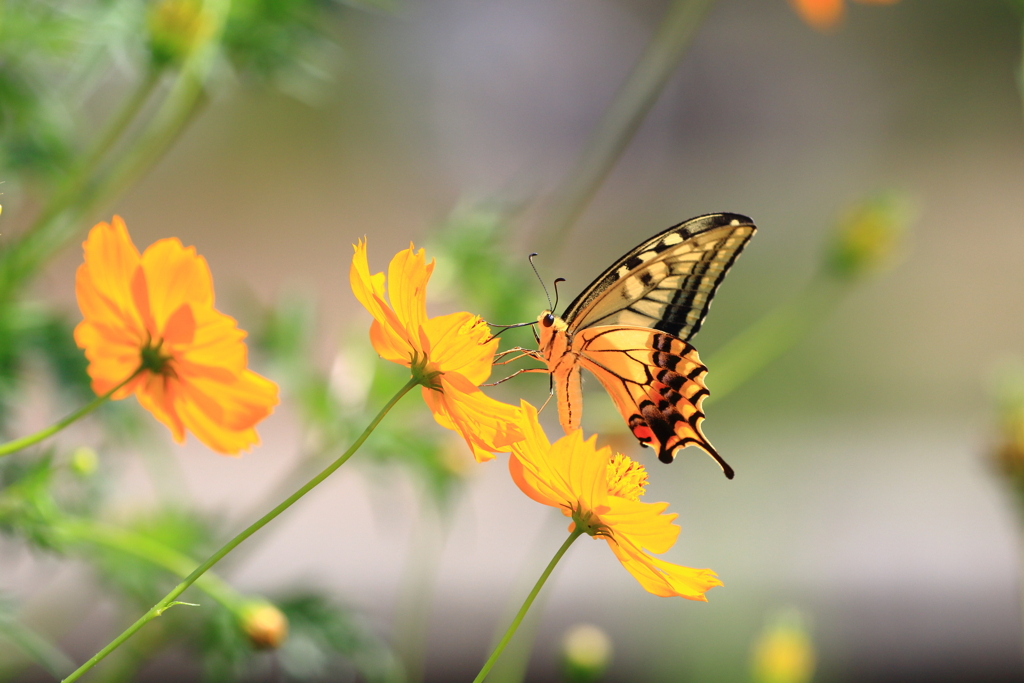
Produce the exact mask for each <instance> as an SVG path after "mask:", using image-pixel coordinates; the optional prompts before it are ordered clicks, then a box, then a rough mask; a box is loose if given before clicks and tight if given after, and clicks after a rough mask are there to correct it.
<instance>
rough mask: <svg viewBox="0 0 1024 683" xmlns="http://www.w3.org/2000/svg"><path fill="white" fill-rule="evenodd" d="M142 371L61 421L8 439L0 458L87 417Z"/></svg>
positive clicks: (2, 448)
mask: <svg viewBox="0 0 1024 683" xmlns="http://www.w3.org/2000/svg"><path fill="white" fill-rule="evenodd" d="M141 371H142V368H139V369H138V370H136V371H135V372H133V373H132V374H131V376H130V377H129V378H128V379H126V380H125V381H123V382H121V383H120V384H118V385H117V386H116V387H114V388H113V389H111V390H110V391H108V392H107V393H105V394H103V395H102V396H97V397H96V398H94V399H93V400H92V401H91V402H89V403H87V404H86V405H84V406H82V407H81V408H79V409H78V410H76V411H75V412H73V413H71V414H70V415H68V416H67V417H65V418H64V419H63V420H61V421H60V422H57V423H56V424H52V425H50V426H49V427H47V428H46V429H41V430H39V431H38V432H36V433H35V434H30V435H29V436H23V437H21V438H20V439H15V440H14V441H8V442H7V443H5V444H3V445H0V458H2V457H4V456H5V455H10V454H11V453H14V452H16V451H20V450H21V449H22V448H28V447H29V446H32V445H35V444H37V443H39V442H40V441H42V440H43V439H46V438H48V437H51V436H53V435H54V434H56V433H57V432H59V431H60V430H62V429H64V428H65V427H67V426H68V425H70V424H72V423H74V422H77V421H78V420H79V419H81V418H83V417H85V416H86V415H88V414H89V413H91V412H92V411H94V410H96V409H97V408H99V407H100V406H101V405H103V404H104V403H106V402H107V401H109V400H110V397H111V396H113V395H114V393H115V392H116V391H117V390H118V389H120V388H122V387H123V386H124V385H126V384H128V382H131V381H132V380H133V379H135V376H136V375H138V374H139V373H140V372H141Z"/></svg>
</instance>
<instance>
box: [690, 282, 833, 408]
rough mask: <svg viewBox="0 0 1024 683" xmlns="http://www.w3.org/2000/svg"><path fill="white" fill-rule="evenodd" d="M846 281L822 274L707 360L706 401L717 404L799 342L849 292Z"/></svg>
mask: <svg viewBox="0 0 1024 683" xmlns="http://www.w3.org/2000/svg"><path fill="white" fill-rule="evenodd" d="M846 284H847V283H846V282H845V281H840V280H837V279H835V278H833V277H830V276H828V275H826V274H824V273H822V274H820V275H818V276H816V277H814V278H813V279H812V280H811V281H810V282H809V283H808V284H807V286H806V287H805V288H804V289H803V290H801V291H800V292H798V293H797V294H796V296H794V297H793V298H792V299H790V300H789V301H787V302H785V303H783V304H782V305H780V306H778V307H777V308H775V309H773V310H771V311H769V312H768V313H767V314H766V315H765V316H764V317H763V318H761V319H760V320H758V321H757V322H756V323H754V324H753V325H751V326H750V327H748V328H746V329H745V330H743V331H742V332H740V333H739V334H738V335H736V336H735V337H733V338H732V340H730V341H729V342H728V343H726V344H725V346H723V347H721V348H720V349H718V351H716V352H715V353H714V354H712V355H711V356H710V357H709V358H708V359H706V361H705V364H706V365H707V366H708V367H709V368H713V370H712V372H710V373H708V374H709V379H708V384H709V385H710V386H709V389H710V390H711V394H710V396H708V399H707V400H709V401H710V400H712V398H713V399H714V400H715V401H718V400H720V399H722V398H724V397H725V396H727V395H728V394H730V393H732V391H733V390H734V389H736V388H737V387H739V386H740V385H742V384H743V383H744V382H746V381H747V380H748V379H750V378H751V377H753V376H754V375H756V374H757V373H758V372H760V371H761V370H762V369H764V367H765V366H767V365H768V364H769V363H771V362H772V361H774V360H775V359H776V358H778V357H779V356H781V355H782V354H783V353H785V352H786V351H788V350H789V349H790V348H792V347H793V345H794V344H796V343H797V342H798V341H800V339H802V338H803V337H804V336H805V335H806V334H807V333H808V332H809V331H810V329H811V328H812V327H813V326H814V325H815V324H816V323H817V322H818V321H819V320H821V318H822V317H823V316H824V315H825V313H827V312H828V311H829V310H831V309H832V307H833V306H834V305H835V303H836V301H837V300H838V299H839V298H840V296H841V295H842V294H843V293H844V292H845V291H846V290H847V289H848V287H847V286H846Z"/></svg>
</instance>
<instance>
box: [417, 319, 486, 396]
mask: <svg viewBox="0 0 1024 683" xmlns="http://www.w3.org/2000/svg"><path fill="white" fill-rule="evenodd" d="M423 329H424V331H425V332H426V335H427V338H428V339H429V340H430V341H429V344H430V361H431V362H432V363H434V364H435V365H436V366H437V369H438V370H440V371H442V372H458V373H459V374H460V375H462V376H463V377H465V378H466V379H468V380H469V381H470V382H472V383H473V384H475V385H476V386H480V385H481V384H483V383H484V382H486V381H487V378H488V377H490V376H491V367H492V365H491V364H492V363H493V362H494V353H495V351H497V350H498V340H497V339H493V338H492V335H491V328H490V327H488V325H487V323H485V322H484V321H483V320H481V319H480V317H479V316H476V315H473V314H472V313H465V312H463V313H451V314H449V315H441V316H438V317H436V318H431V319H430V320H427V321H426V323H425V324H424V325H423Z"/></svg>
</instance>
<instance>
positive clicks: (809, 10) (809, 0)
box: [789, 0, 898, 31]
mask: <svg viewBox="0 0 1024 683" xmlns="http://www.w3.org/2000/svg"><path fill="white" fill-rule="evenodd" d="M857 2H860V3H863V4H865V5H891V4H893V3H895V2H898V0H857ZM789 4H791V5H792V6H793V9H794V10H796V13H797V14H799V15H800V17H801V18H802V19H803V20H804V21H806V22H807V23H808V24H810V25H811V26H813V27H814V28H816V29H819V30H821V31H825V30H828V29H830V28H832V27H833V26H835V25H836V24H838V23H839V22H840V21H841V20H842V18H843V14H844V13H845V11H846V3H845V1H844V0H789Z"/></svg>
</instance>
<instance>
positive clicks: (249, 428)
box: [175, 370, 279, 455]
mask: <svg viewBox="0 0 1024 683" xmlns="http://www.w3.org/2000/svg"><path fill="white" fill-rule="evenodd" d="M178 396H179V398H178V400H177V401H176V404H175V408H176V411H177V413H178V415H179V416H180V417H181V420H182V422H183V424H184V425H185V427H187V428H188V430H189V431H190V432H192V433H193V434H195V435H196V438H197V439H199V440H200V441H202V442H203V443H204V444H206V445H207V446H208V447H210V448H211V449H213V450H215V451H217V452H218V453H224V454H226V455H237V454H238V453H240V452H241V451H243V450H249V449H250V448H251V447H252V446H253V445H257V444H259V435H258V434H257V433H256V430H255V428H254V427H255V425H256V424H257V423H259V422H260V421H261V420H263V419H264V418H265V417H267V416H268V415H270V413H272V412H273V408H274V406H276V405H277V404H278V402H279V398H278V388H277V385H276V384H275V383H274V382H272V381H270V380H269V379H267V378H265V377H262V376H260V375H258V374H256V373H255V372H252V371H251V370H246V371H245V372H244V373H242V375H241V376H240V377H238V379H237V380H235V381H233V382H218V381H216V380H210V379H206V378H190V379H189V380H188V381H182V382H181V383H180V385H179V391H178Z"/></svg>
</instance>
